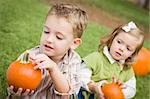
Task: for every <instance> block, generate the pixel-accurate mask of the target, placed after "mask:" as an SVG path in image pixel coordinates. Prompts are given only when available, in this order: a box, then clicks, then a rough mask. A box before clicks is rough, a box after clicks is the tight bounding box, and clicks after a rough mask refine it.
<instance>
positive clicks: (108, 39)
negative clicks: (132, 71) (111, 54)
mask: <svg viewBox="0 0 150 99" xmlns="http://www.w3.org/2000/svg"><path fill="white" fill-rule="evenodd" d="M124 26H126V25H120V26H119V27H117V28H116V29H114V30H113V32H112V33H110V34H108V35H106V36H104V37H102V38H101V40H100V44H99V48H98V51H101V50H102V49H103V48H104V46H108V49H110V46H111V44H112V41H113V40H114V38H115V37H116V36H117V35H118V34H119V33H122V32H125V31H124V30H123V29H122V27H124ZM125 33H129V34H131V35H133V36H135V37H137V38H138V39H139V40H140V44H139V45H138V47H137V48H136V50H135V52H134V53H133V54H132V55H131V56H130V57H128V58H127V59H126V60H125V63H124V64H123V67H124V69H127V68H130V67H131V65H132V64H133V63H134V61H135V57H136V56H137V54H138V52H139V50H140V49H141V48H142V46H143V43H144V33H143V32H142V31H141V30H140V29H138V28H135V29H132V30H130V31H128V32H125Z"/></svg>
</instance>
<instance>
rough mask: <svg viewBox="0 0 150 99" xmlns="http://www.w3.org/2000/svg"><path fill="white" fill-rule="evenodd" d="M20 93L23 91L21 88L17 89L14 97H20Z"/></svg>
mask: <svg viewBox="0 0 150 99" xmlns="http://www.w3.org/2000/svg"><path fill="white" fill-rule="evenodd" d="M22 91H23V89H22V88H19V89H18V91H17V93H16V95H17V96H20V95H21V93H22Z"/></svg>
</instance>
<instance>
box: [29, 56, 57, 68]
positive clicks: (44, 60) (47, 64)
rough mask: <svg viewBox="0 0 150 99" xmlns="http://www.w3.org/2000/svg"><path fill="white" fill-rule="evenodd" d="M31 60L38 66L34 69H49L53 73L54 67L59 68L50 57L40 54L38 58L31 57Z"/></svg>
mask: <svg viewBox="0 0 150 99" xmlns="http://www.w3.org/2000/svg"><path fill="white" fill-rule="evenodd" d="M30 60H31V61H32V62H33V63H34V64H36V66H35V67H34V69H44V68H45V69H48V70H49V71H52V70H53V68H54V67H56V66H57V64H56V63H55V62H54V61H52V60H51V59H50V58H49V57H48V56H46V55H45V54H38V55H36V56H30Z"/></svg>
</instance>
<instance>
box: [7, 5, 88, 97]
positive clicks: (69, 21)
mask: <svg viewBox="0 0 150 99" xmlns="http://www.w3.org/2000/svg"><path fill="white" fill-rule="evenodd" d="M86 25H87V14H86V12H85V11H83V10H82V9H80V8H78V7H77V6H75V5H71V4H59V5H53V6H52V8H51V9H50V11H49V12H48V15H47V17H46V20H45V23H44V29H43V33H42V36H41V41H40V45H39V46H37V47H35V48H32V49H30V50H29V54H30V60H31V61H32V62H34V63H35V64H36V67H35V69H41V73H42V81H41V83H40V85H39V86H38V88H37V89H35V90H29V89H26V90H25V92H24V91H23V89H22V88H18V90H17V92H15V91H13V89H14V86H9V87H8V94H9V96H8V98H19V99H62V98H63V99H68V98H70V96H73V94H77V93H78V91H79V89H80V84H81V81H80V76H79V74H78V70H79V69H80V65H81V59H80V56H79V55H78V54H77V53H76V52H75V51H74V49H75V48H77V47H78V46H79V45H80V43H81V35H82V33H83V31H84V29H85V28H86ZM23 54H24V53H23ZM23 54H22V55H21V56H20V57H19V59H21V58H22V56H23Z"/></svg>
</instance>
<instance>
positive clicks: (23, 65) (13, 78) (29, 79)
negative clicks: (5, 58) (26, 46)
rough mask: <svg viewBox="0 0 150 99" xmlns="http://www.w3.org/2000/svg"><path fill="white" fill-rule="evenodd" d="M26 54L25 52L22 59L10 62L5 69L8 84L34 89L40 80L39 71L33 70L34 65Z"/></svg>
mask: <svg viewBox="0 0 150 99" xmlns="http://www.w3.org/2000/svg"><path fill="white" fill-rule="evenodd" d="M28 56H29V55H26V54H25V55H24V58H23V60H19V61H14V62H12V63H11V64H10V66H9V68H8V70H7V74H6V79H7V82H8V85H13V86H14V87H15V89H17V88H23V89H31V90H34V89H35V88H37V86H38V85H39V83H40V81H41V77H42V75H41V71H40V70H34V66H35V65H34V64H32V63H31V62H29V61H28V58H26V57H28Z"/></svg>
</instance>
